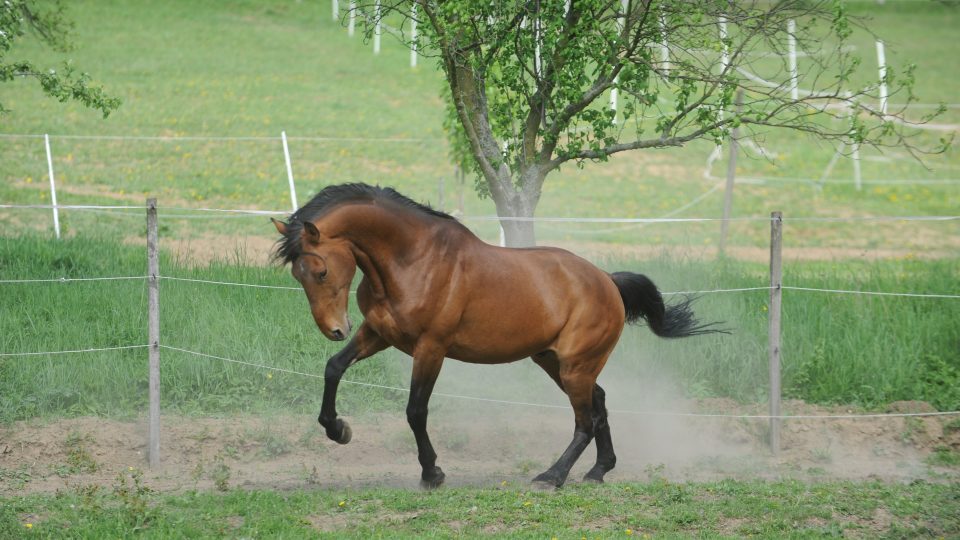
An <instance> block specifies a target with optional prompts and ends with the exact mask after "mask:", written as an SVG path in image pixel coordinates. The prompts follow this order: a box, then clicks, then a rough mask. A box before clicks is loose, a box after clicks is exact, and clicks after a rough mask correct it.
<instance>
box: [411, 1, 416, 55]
mask: <svg viewBox="0 0 960 540" xmlns="http://www.w3.org/2000/svg"><path fill="white" fill-rule="evenodd" d="M410 67H412V68H415V67H417V3H416V2H414V3H413V5H411V6H410Z"/></svg>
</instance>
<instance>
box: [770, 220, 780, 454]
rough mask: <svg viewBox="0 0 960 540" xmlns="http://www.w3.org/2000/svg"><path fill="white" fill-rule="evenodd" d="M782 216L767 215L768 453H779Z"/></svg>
mask: <svg viewBox="0 0 960 540" xmlns="http://www.w3.org/2000/svg"><path fill="white" fill-rule="evenodd" d="M782 253H783V214H782V213H781V212H773V213H772V214H770V308H769V329H768V330H769V342H768V348H767V351H768V353H769V355H770V358H769V360H770V416H771V418H770V450H771V452H773V455H774V456H776V455H777V454H779V453H780V418H779V416H780V310H781V305H782V301H783V266H782V265H783V258H782Z"/></svg>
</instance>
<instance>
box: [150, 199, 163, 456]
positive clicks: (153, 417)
mask: <svg viewBox="0 0 960 540" xmlns="http://www.w3.org/2000/svg"><path fill="white" fill-rule="evenodd" d="M157 229H158V227H157V200H156V199H153V198H151V199H147V283H148V295H147V296H148V316H147V317H148V320H147V328H148V334H149V337H148V339H149V342H150V343H149V345H150V347H149V350H150V394H149V396H150V420H149V424H150V425H149V435H148V440H147V454H148V457H149V460H150V467H157V466H159V465H160V283H159V281H160V260H159V255H158V252H157V239H158V234H157Z"/></svg>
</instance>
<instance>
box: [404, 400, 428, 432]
mask: <svg viewBox="0 0 960 540" xmlns="http://www.w3.org/2000/svg"><path fill="white" fill-rule="evenodd" d="M407 423H408V424H410V429H412V430H414V431H420V430H424V429H426V428H427V408H426V407H422V406H419V405H414V404H410V405H407Z"/></svg>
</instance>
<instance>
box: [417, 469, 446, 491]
mask: <svg viewBox="0 0 960 540" xmlns="http://www.w3.org/2000/svg"><path fill="white" fill-rule="evenodd" d="M446 478H447V475H445V474H443V471H442V470H440V467H434V468H433V472H432V473H431V474H427V473H426V472H424V473H423V476H422V477H421V478H420V487H421V488H423V489H436V488H438V487H440V486H441V485H442V484H443V481H444V480H445V479H446Z"/></svg>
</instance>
